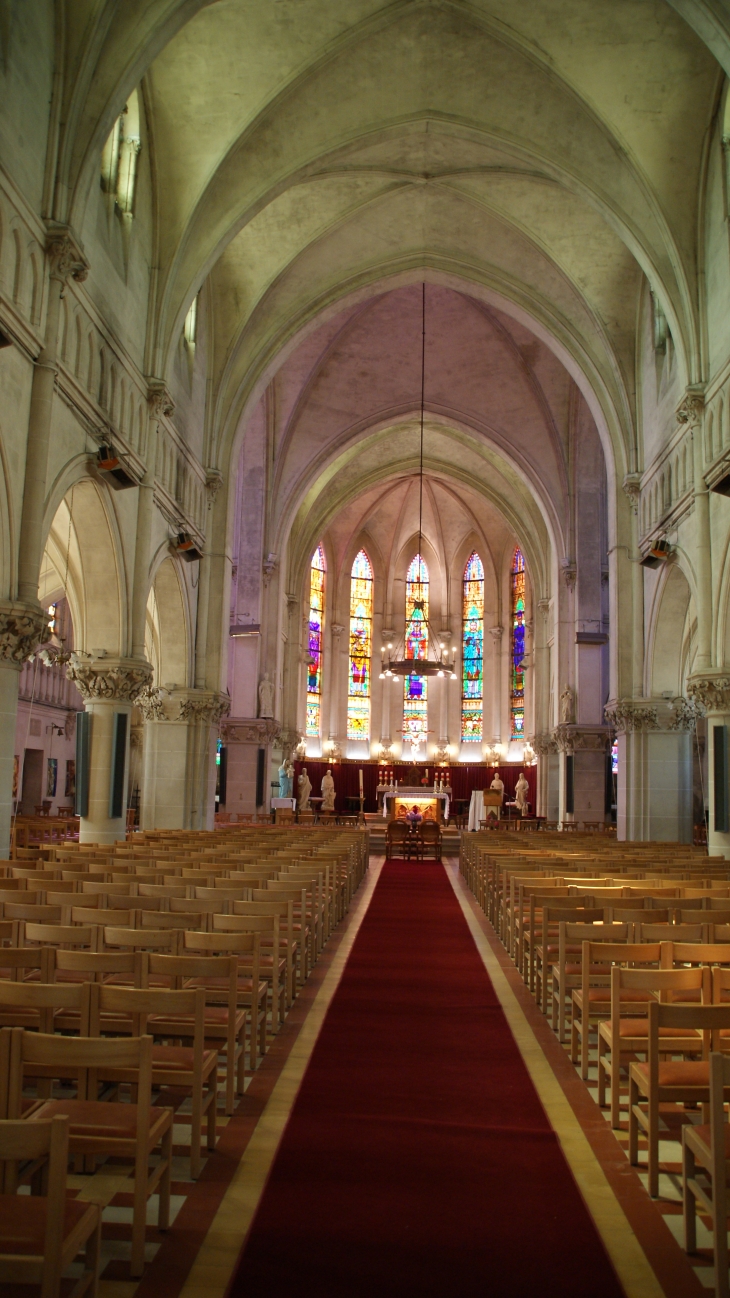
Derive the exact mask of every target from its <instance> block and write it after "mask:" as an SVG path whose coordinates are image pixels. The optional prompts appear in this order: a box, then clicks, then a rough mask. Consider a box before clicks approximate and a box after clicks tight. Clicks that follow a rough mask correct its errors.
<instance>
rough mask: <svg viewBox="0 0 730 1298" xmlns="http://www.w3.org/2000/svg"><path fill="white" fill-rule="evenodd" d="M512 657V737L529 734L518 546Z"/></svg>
mask: <svg viewBox="0 0 730 1298" xmlns="http://www.w3.org/2000/svg"><path fill="white" fill-rule="evenodd" d="M511 582H512V599H511V610H510V612H511V617H512V658H511V669H512V670H511V681H510V738H511V739H524V737H525V672H524V668H523V666H522V660H523V658H524V656H525V560H524V559H523V557H522V551H521V550H515V554H514V559H513V560H512V578H511Z"/></svg>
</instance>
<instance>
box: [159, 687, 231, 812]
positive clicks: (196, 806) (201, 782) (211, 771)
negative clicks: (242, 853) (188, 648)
mask: <svg viewBox="0 0 730 1298" xmlns="http://www.w3.org/2000/svg"><path fill="white" fill-rule="evenodd" d="M172 697H173V699H174V700H175V701H176V702H177V701H179V713H178V717H179V720H180V721H181V722H184V723H186V724H187V727H188V743H187V752H188V763H187V797H186V801H187V805H188V806H189V808H190V828H191V829H212V828H213V826H214V823H215V821H214V816H215V782H216V763H215V755H216V749H217V746H218V735H219V730H220V723H221V720H222V718H223V717H224V716H227V714H228V712H229V711H230V706H231V700H230V698H229V697H228V695H227V694H222V693H220V692H219V691H216V690H185V691H175V694H174V695H173V696H172Z"/></svg>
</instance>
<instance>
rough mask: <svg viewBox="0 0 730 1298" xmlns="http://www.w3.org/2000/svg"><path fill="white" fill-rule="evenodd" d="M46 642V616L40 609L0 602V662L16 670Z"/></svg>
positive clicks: (28, 605) (30, 605)
mask: <svg viewBox="0 0 730 1298" xmlns="http://www.w3.org/2000/svg"><path fill="white" fill-rule="evenodd" d="M48 638H49V636H48V614H47V613H46V612H44V610H43V609H42V608H41V607H40V605H36V606H35V607H34V606H33V605H32V604H20V603H18V604H16V603H13V602H12V601H9V600H2V601H0V661H2V662H12V663H17V665H18V667H20V665H21V664H22V663H24V662H27V661H28V659H29V658H30V657H31V655H32V654H34V653H35V651H36V649H37V648H38V646H39V645H41V644H42V643H43V641H44V640H47V639H48Z"/></svg>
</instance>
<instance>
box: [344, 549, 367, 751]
mask: <svg viewBox="0 0 730 1298" xmlns="http://www.w3.org/2000/svg"><path fill="white" fill-rule="evenodd" d="M372 649H373V570H372V567H371V565H370V560H369V559H368V556H367V555H366V553H365V551H364V550H360V552H359V554H356V555H355V561H354V563H353V565H352V571H351V573H350V665H349V671H348V678H347V738H348V739H365V740H369V739H370V681H371V671H372V666H371V658H372Z"/></svg>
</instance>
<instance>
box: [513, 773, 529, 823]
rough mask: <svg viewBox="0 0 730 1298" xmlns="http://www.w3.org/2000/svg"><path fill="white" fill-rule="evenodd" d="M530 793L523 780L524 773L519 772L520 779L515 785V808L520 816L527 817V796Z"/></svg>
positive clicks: (525, 781)
mask: <svg viewBox="0 0 730 1298" xmlns="http://www.w3.org/2000/svg"><path fill="white" fill-rule="evenodd" d="M529 792H530V786H529V784H528V783H527V780H526V779H525V772H524V771H520V778H519V779H518V781H517V783H516V785H515V806H516V807H517V810H518V811H519V813H520V815H521V816H526V815H527V795H528V793H529Z"/></svg>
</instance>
